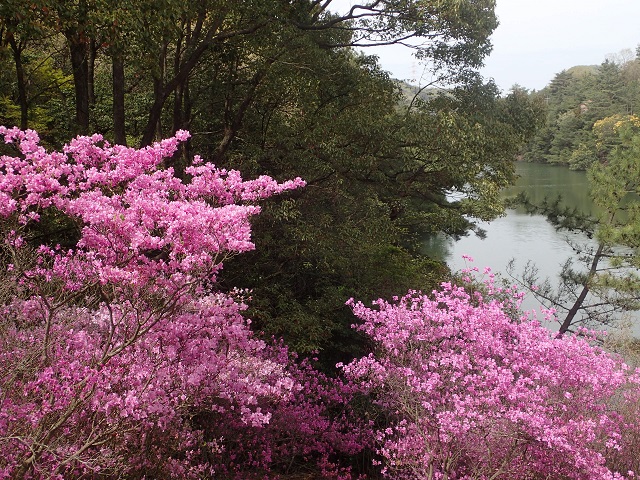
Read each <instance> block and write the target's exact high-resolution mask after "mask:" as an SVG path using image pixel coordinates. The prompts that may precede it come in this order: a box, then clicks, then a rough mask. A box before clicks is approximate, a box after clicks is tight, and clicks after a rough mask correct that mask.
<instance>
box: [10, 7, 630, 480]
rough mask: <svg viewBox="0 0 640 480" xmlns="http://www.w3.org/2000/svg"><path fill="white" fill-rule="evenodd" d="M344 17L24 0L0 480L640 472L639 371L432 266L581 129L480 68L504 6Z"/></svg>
mask: <svg viewBox="0 0 640 480" xmlns="http://www.w3.org/2000/svg"><path fill="white" fill-rule="evenodd" d="M336 3H338V2H333V1H332V0H239V1H228V0H198V1H193V2H185V1H176V0H142V1H140V2H133V5H128V4H126V5H125V4H123V3H122V2H116V1H113V0H74V1H60V0H34V1H30V2H24V1H22V0H6V1H3V2H2V4H0V64H1V67H2V68H0V87H1V88H0V92H1V93H0V125H2V126H0V136H1V137H2V138H3V140H4V141H3V143H2V145H0V217H1V219H2V222H1V223H0V235H2V242H0V266H1V267H2V268H1V270H0V372H3V373H2V374H1V375H0V479H4V478H7V479H8V478H11V479H41V478H42V479H44V478H53V479H84V478H87V479H101V478H104V479H118V478H122V479H143V478H175V479H184V478H191V479H213V478H217V479H233V478H235V479H250V478H256V479H257V478H261V479H265V478H273V479H275V478H291V479H293V478H298V479H300V478H308V479H311V478H323V479H342V480H351V479H355V478H391V479H396V480H400V479H423V478H424V479H435V478H451V479H460V480H462V479H472V478H473V479H486V478H494V479H498V478H500V479H512V478H570V479H576V480H577V479H585V478H589V479H603V478H610V479H612V480H613V479H622V478H627V476H628V477H633V475H634V473H633V471H637V470H639V469H640V464H639V460H638V458H637V455H636V453H637V451H638V445H639V444H640V435H639V434H638V432H640V423H639V421H638V415H637V411H638V408H639V407H638V405H640V388H639V385H640V378H639V375H638V373H636V372H634V371H633V370H632V369H630V368H629V367H628V366H627V365H626V364H624V363H623V362H622V360H621V359H620V358H618V357H615V356H612V355H609V354H608V353H607V352H605V351H604V350H603V349H602V348H600V346H598V345H597V342H596V341H595V339H594V338H593V337H591V336H588V335H587V336H574V335H569V334H567V335H565V336H562V335H559V336H557V335H551V334H550V333H549V331H548V330H547V329H546V328H545V327H544V326H543V325H542V323H540V322H538V321H536V320H532V319H530V318H528V317H526V316H524V315H523V314H521V313H520V312H519V310H518V308H519V301H520V300H521V298H522V295H521V294H520V293H518V292H516V291H514V290H513V289H511V288H504V286H503V285H498V284H497V283H495V282H494V279H493V276H492V275H487V278H486V281H485V282H484V283H483V282H476V281H473V280H472V279H471V278H465V277H466V275H467V274H469V275H470V274H471V272H465V275H463V276H462V277H461V278H459V279H458V285H455V284H454V283H453V278H452V275H451V274H450V272H448V271H447V268H446V266H445V265H442V264H440V263H438V262H435V261H434V260H432V259H430V258H428V257H425V256H423V255H421V254H420V252H419V249H418V248H417V238H418V236H419V235H424V234H428V233H439V232H443V233H445V234H448V235H451V236H459V235H464V234H466V233H468V232H470V231H473V230H474V229H475V228H476V225H475V222H477V221H478V220H491V219H493V218H496V217H497V216H499V215H501V214H502V213H503V212H504V205H503V202H502V200H501V197H500V191H501V189H502V188H503V187H505V186H507V185H509V184H511V183H512V182H513V181H514V175H515V174H514V159H515V158H516V155H517V154H518V153H521V152H522V148H523V147H524V146H525V145H526V144H527V142H529V141H531V139H532V138H534V137H533V136H534V134H535V133H536V131H537V130H538V128H540V127H542V126H543V123H544V115H545V112H547V111H548V114H549V115H552V114H553V112H557V111H560V110H561V107H558V108H557V109H555V110H554V107H553V105H552V101H551V99H550V98H551V97H550V96H549V99H547V98H546V97H545V96H543V95H541V94H531V95H530V94H529V93H528V92H527V91H525V90H524V89H521V88H519V87H514V88H513V89H512V90H511V91H510V92H508V93H507V94H505V95H501V94H500V92H499V90H498V88H497V87H496V85H495V84H494V83H493V82H492V81H491V80H486V79H483V78H482V77H481V76H480V75H479V74H478V68H479V67H481V66H482V62H483V59H484V58H485V57H486V55H488V53H489V52H490V50H491V43H490V35H491V33H492V32H493V30H494V29H495V28H496V26H497V19H496V16H495V12H494V8H495V2H494V1H493V0H443V1H438V2H433V1H427V0H365V1H363V2H361V3H360V4H358V5H355V6H352V7H351V8H350V9H349V10H347V11H346V12H344V13H338V10H337V7H336V6H335V4H336ZM334 7H335V8H334ZM394 43H400V44H406V45H413V47H407V48H414V50H415V55H416V58H417V59H418V60H419V61H421V62H423V64H424V65H425V67H426V68H428V69H429V70H430V73H431V78H433V79H434V81H433V83H432V84H430V85H424V86H422V87H421V88H419V89H417V90H414V89H412V88H407V86H406V85H403V84H401V83H399V82H398V81H396V80H394V79H392V78H390V76H389V74H388V73H387V72H385V71H383V70H382V69H381V67H380V66H379V65H378V63H377V59H376V57H375V56H370V55H368V54H367V50H366V49H367V47H370V46H374V45H388V44H394ZM606 65H607V66H606V67H604V66H603V67H600V68H599V69H598V70H597V71H595V72H594V74H593V75H595V77H594V78H600V76H601V75H604V74H603V73H602V72H603V71H604V70H605V69H606V68H610V69H612V71H614V70H615V72H618V73H616V75H622V73H621V72H622V71H623V70H622V69H621V67H620V66H619V65H618V64H617V63H610V62H609V63H606ZM630 65H631V64H630ZM562 75H564V77H563V78H566V79H568V80H567V84H569V83H570V81H572V80H571V79H572V78H573V76H572V74H570V73H566V74H562ZM612 75H613V74H612ZM584 78H587V77H586V76H585V77H584ZM589 78H590V77H589ZM616 78H618V77H616ZM625 78H626V77H625ZM556 80H557V79H556ZM556 83H557V88H558V89H561V84H562V81H560V80H558V82H556ZM549 88H552V87H549ZM562 88H564V87H562ZM598 88H600V89H601V88H602V87H598ZM425 92H427V94H424V93H425ZM611 98H617V97H611ZM625 98H626V97H625ZM554 101H555V100H554ZM597 101H599V100H597V99H596V98H595V97H594V98H593V99H592V103H588V101H587V100H584V102H585V105H586V112H585V113H589V112H591V114H594V113H595V111H596V103H597ZM603 101H604V100H603ZM547 103H548V107H547ZM570 103H572V101H569V100H567V103H566V105H569V104H570ZM592 104H593V106H592ZM562 105H565V104H562ZM580 105H581V104H580V103H578V104H577V106H576V105H573V107H567V108H573V109H574V110H572V111H571V112H572V113H573V114H575V115H574V116H575V118H578V117H579V115H578V114H579V113H580V114H581V110H580ZM598 105H599V104H598ZM630 105H631V104H630ZM562 108H564V106H563V107H562ZM576 108H578V111H577V112H576V111H575V109H576ZM598 108H599V107H598ZM568 111H569V110H566V112H568ZM603 111H604V110H603ZM566 112H565V113H566ZM608 112H609V111H608V110H607V114H606V116H610V115H613V113H611V114H610V113H608ZM627 113H629V112H627ZM567 115H568V116H571V115H569V114H567ZM606 116H605V117H606ZM605 117H598V118H605ZM632 123H633V122H631V124H632ZM593 124H597V122H596V119H595V117H594V121H593ZM631 124H630V125H631ZM549 128H550V127H546V130H543V133H544V132H545V131H548V130H549ZM590 128H591V127H590ZM594 128H595V127H594ZM598 128H599V127H598ZM616 128H617V127H616ZM630 128H631V127H630ZM603 129H604V127H603ZM588 131H590V130H585V132H588ZM598 131H599V130H598V129H597V128H596V132H598ZM603 131H604V130H603ZM538 138H540V137H536V139H538ZM537 141H538V140H533V142H534V143H532V144H530V145H537V143H536V142H537ZM594 145H596V147H597V148H600V147H598V143H597V141H596V142H595V143H594ZM531 148H533V147H531ZM585 148H586V147H585ZM525 155H528V153H527V154H525ZM558 155H560V154H559V153H558ZM247 179H250V180H247ZM486 273H487V274H488V273H489V271H487V272H486ZM406 292H409V293H406ZM420 292H432V293H420ZM376 299H377V300H376ZM361 302H362V303H361ZM372 302H373V304H372ZM612 399H613V400H612Z"/></svg>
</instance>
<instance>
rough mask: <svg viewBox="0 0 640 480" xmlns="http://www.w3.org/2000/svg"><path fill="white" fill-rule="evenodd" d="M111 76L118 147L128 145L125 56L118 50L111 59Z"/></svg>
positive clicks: (114, 123) (114, 129)
mask: <svg viewBox="0 0 640 480" xmlns="http://www.w3.org/2000/svg"><path fill="white" fill-rule="evenodd" d="M111 62H112V63H111V75H112V82H113V137H114V142H115V143H116V144H117V145H126V144H127V136H126V129H125V109H124V56H123V54H122V51H120V50H118V51H116V52H114V53H113V55H112V57H111Z"/></svg>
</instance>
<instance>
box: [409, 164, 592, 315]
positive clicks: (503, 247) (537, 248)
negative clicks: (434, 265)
mask: <svg viewBox="0 0 640 480" xmlns="http://www.w3.org/2000/svg"><path fill="white" fill-rule="evenodd" d="M516 171H517V173H518V175H519V176H520V178H519V179H518V181H517V183H516V185H515V186H514V187H510V188H507V189H505V191H504V195H505V197H510V196H515V195H516V194H518V193H521V192H524V193H526V194H527V195H528V196H529V198H530V199H531V201H532V202H534V203H540V202H542V201H543V200H544V198H545V197H547V198H549V199H555V198H557V196H558V195H561V196H562V203H563V204H565V205H567V206H569V207H577V208H578V209H580V210H581V211H583V212H588V213H592V212H593V211H594V205H593V203H592V202H591V199H590V198H589V191H588V181H587V176H586V173H585V172H576V171H572V170H569V169H568V168H566V167H562V166H556V165H545V164H536V163H523V162H518V163H517V164H516ZM479 225H480V227H481V228H482V229H483V230H485V231H486V238H484V239H481V238H479V237H477V236H476V235H474V234H473V233H472V234H470V235H468V236H466V237H463V238H461V239H460V240H458V241H456V240H454V239H452V238H450V237H446V236H444V235H439V236H436V237H431V238H427V239H425V240H424V241H423V245H422V246H423V251H424V253H426V254H428V255H430V256H432V257H435V258H437V259H439V260H443V261H445V262H446V263H447V264H448V265H449V266H450V267H451V269H452V270H460V269H462V268H465V266H468V265H467V264H466V262H465V260H464V259H463V258H462V255H469V256H471V257H473V259H474V264H473V265H474V266H476V267H479V268H480V270H481V271H482V269H483V268H484V267H491V269H492V270H493V271H494V272H496V273H498V272H500V273H502V274H503V276H504V277H505V278H508V275H507V274H506V269H507V264H508V263H509V261H510V260H511V259H515V266H516V272H521V271H522V269H523V267H524V265H525V264H526V262H527V261H529V260H530V261H532V262H534V263H535V264H536V265H537V266H538V268H539V271H540V277H541V278H542V279H544V278H545V277H550V279H551V280H553V279H554V278H556V277H557V275H558V273H559V272H560V269H561V266H562V265H563V264H564V263H565V261H566V260H567V259H568V258H569V257H572V256H574V252H573V250H572V249H571V247H570V246H569V244H568V243H567V239H568V238H569V239H571V240H573V241H579V242H590V241H589V239H587V238H586V237H584V236H582V235H578V234H572V233H567V232H558V231H556V229H555V228H554V227H553V226H552V225H551V224H550V223H549V222H547V220H546V218H545V217H543V216H541V215H529V214H527V213H526V212H525V211H524V209H522V210H520V209H515V210H507V212H506V215H505V216H504V217H501V218H498V219H496V220H494V221H492V222H480V223H479ZM591 243H593V242H591ZM539 306H540V303H539V302H538V301H537V300H536V299H535V297H533V296H532V295H530V294H529V295H528V296H527V298H526V299H525V301H524V303H523V307H524V308H525V309H534V308H535V309H538V308H539Z"/></svg>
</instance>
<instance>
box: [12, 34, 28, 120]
mask: <svg viewBox="0 0 640 480" xmlns="http://www.w3.org/2000/svg"><path fill="white" fill-rule="evenodd" d="M8 40H9V45H10V46H11V52H12V54H13V61H14V63H15V65H16V80H17V82H18V103H19V104H20V128H21V129H22V130H26V129H27V128H28V126H29V103H28V101H27V85H26V83H25V78H24V65H22V47H21V46H20V45H18V42H16V39H15V37H14V36H13V35H9V38H8Z"/></svg>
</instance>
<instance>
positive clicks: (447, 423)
mask: <svg viewBox="0 0 640 480" xmlns="http://www.w3.org/2000/svg"><path fill="white" fill-rule="evenodd" d="M485 290H488V291H490V292H493V293H494V295H492V297H495V296H498V297H501V298H505V296H506V297H508V296H509V292H505V291H500V290H499V289H498V288H497V287H495V286H494V285H493V284H491V283H490V285H489V287H488V288H487V289H485ZM516 297H517V295H516ZM513 301H516V302H517V298H516V299H515V300H513ZM349 303H350V305H351V307H352V308H353V311H354V313H355V315H356V316H357V317H358V318H360V319H361V320H362V323H361V324H360V325H358V326H357V328H358V329H359V330H360V331H362V332H364V333H365V334H367V335H368V336H369V337H370V338H371V339H372V340H373V341H374V342H375V346H376V351H375V354H373V353H372V354H371V355H369V356H367V357H364V358H360V359H356V360H354V361H353V362H351V363H350V364H348V365H345V366H343V367H342V368H343V370H344V372H345V373H346V374H347V375H348V377H349V378H350V379H351V380H352V381H354V382H358V383H360V384H361V385H364V386H367V387H368V389H369V391H370V393H371V395H373V396H374V398H375V399H376V401H377V402H378V404H379V405H380V406H381V407H382V408H383V409H385V410H386V411H387V412H389V414H390V421H389V422H388V424H387V425H384V426H383V427H382V428H380V429H379V430H378V435H377V442H378V443H377V445H378V447H377V451H378V454H379V456H380V459H381V463H382V466H383V472H384V473H385V474H386V476H387V477H388V478H393V479H418V478H419V479H498V478H501V479H516V478H517V479H528V478H530V479H538V478H540V479H542V478H548V479H593V480H596V479H607V478H609V479H613V478H625V477H626V476H629V477H630V478H631V477H633V475H634V472H633V471H628V466H629V465H630V463H633V462H635V461H633V462H630V460H631V459H633V458H634V457H635V456H637V452H636V454H635V455H634V454H632V453H631V452H629V448H628V445H627V444H626V440H625V439H626V438H627V437H628V436H629V434H630V432H638V431H639V430H638V418H637V412H638V410H637V406H638V403H637V398H638V391H639V388H638V387H639V383H640V376H639V375H638V373H635V372H631V371H630V370H629V369H628V367H627V366H626V365H625V364H624V363H622V362H621V361H620V360H619V359H617V358H614V357H612V356H611V355H609V354H607V353H606V352H604V351H603V350H601V349H600V348H598V347H596V346H594V345H593V342H589V341H588V339H585V338H580V337H576V336H565V337H562V338H556V336H555V335H554V334H553V333H551V332H550V331H549V330H548V329H546V328H544V327H543V326H542V325H541V324H540V323H539V322H538V321H536V320H535V319H530V318H529V317H527V316H526V315H525V316H522V318H520V320H519V321H514V320H513V319H512V318H511V317H510V316H509V315H507V313H506V310H509V309H511V308H512V306H513V305H512V304H511V303H510V302H509V301H507V303H509V304H508V305H505V302H504V301H498V300H495V299H490V298H487V299H485V298H483V296H482V295H481V294H480V293H478V292H475V293H472V294H469V293H468V292H467V291H465V289H463V288H461V287H457V286H454V285H451V284H443V286H442V290H441V291H439V292H434V294H433V295H432V296H427V295H423V294H421V293H419V292H410V293H409V294H408V295H406V296H405V297H403V298H397V299H395V301H394V302H392V303H389V302H386V301H384V300H378V301H376V302H374V304H373V306H372V307H367V306H365V305H363V304H362V303H356V302H354V301H353V300H351V301H350V302H349ZM634 399H635V400H634ZM633 402H635V404H633ZM625 405H627V406H629V405H631V406H632V407H633V411H634V412H635V418H633V416H632V415H627V416H626V418H624V417H623V416H622V415H621V414H620V413H619V412H621V411H623V410H624V408H623V407H624V406H625ZM636 438H637V435H636ZM635 446H637V443H636V445H635ZM621 455H622V457H625V456H626V458H622V459H621V458H620V456H621ZM613 458H617V459H620V460H621V461H619V462H618V464H617V465H616V466H615V467H616V468H619V469H621V471H616V470H615V468H613V467H612V468H609V467H610V466H611V461H610V460H611V459H613ZM608 460H609V462H608ZM635 463H637V462H635Z"/></svg>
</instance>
